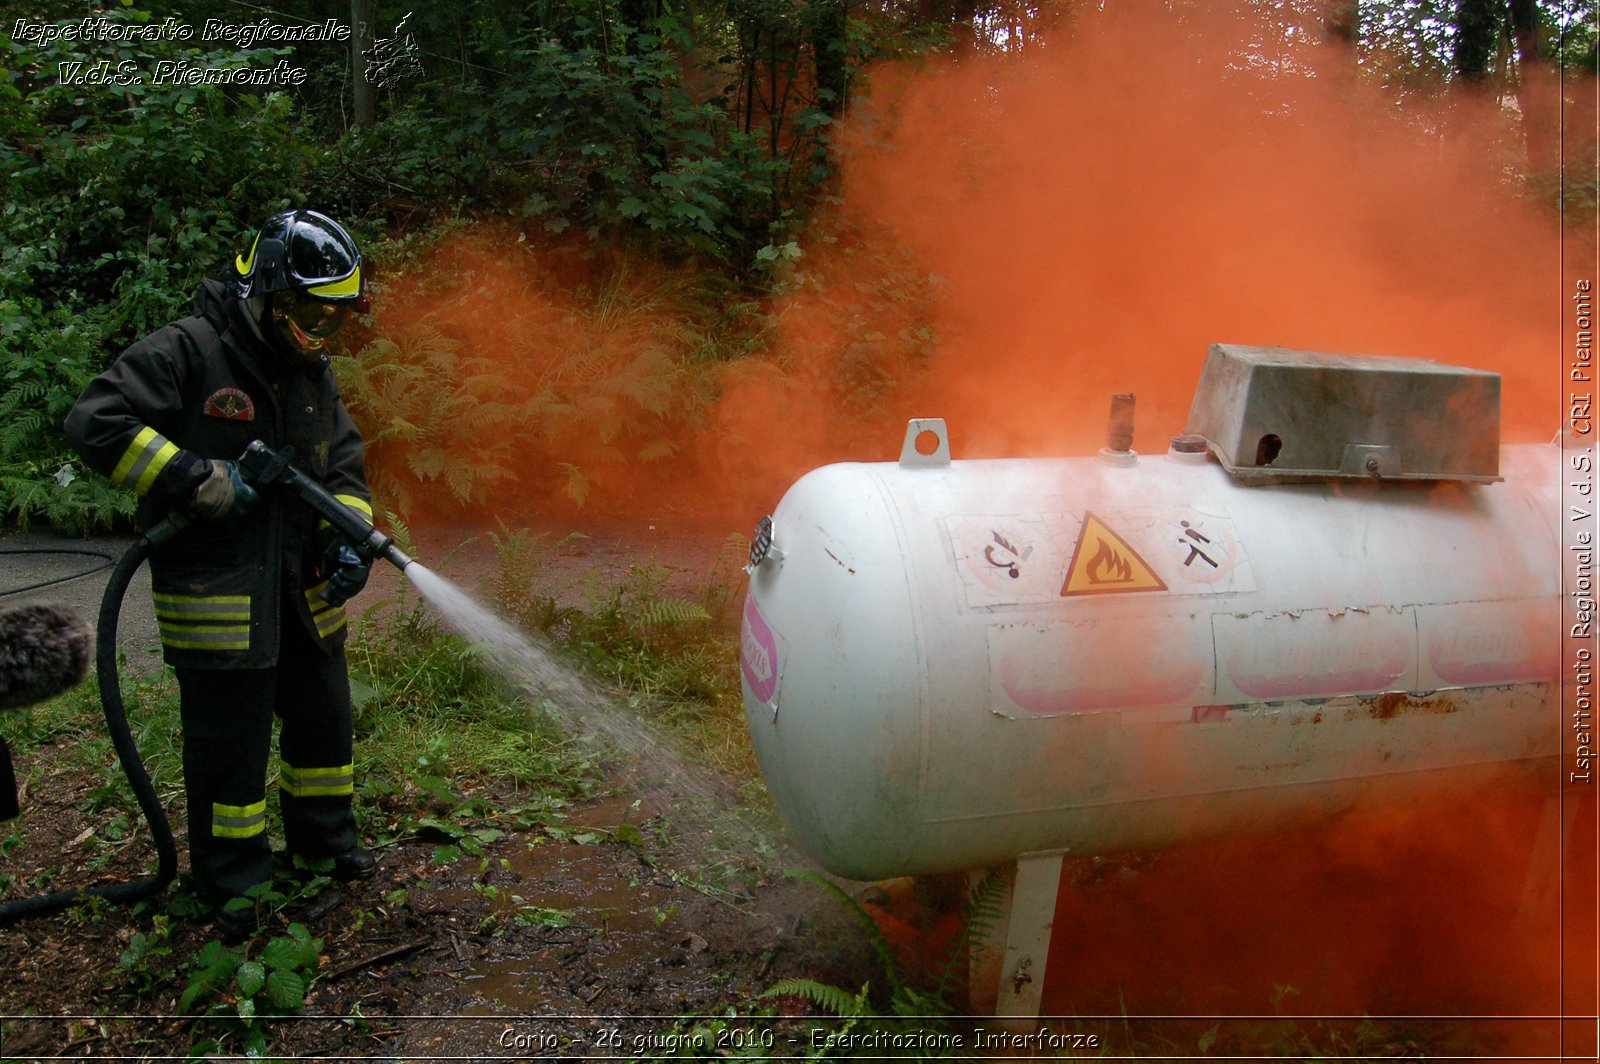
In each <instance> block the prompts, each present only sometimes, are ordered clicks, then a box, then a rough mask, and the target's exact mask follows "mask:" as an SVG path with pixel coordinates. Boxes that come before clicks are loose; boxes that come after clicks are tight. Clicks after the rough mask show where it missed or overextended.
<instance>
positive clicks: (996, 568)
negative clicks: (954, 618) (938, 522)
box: [945, 514, 1061, 607]
mask: <svg viewBox="0 0 1600 1064" xmlns="http://www.w3.org/2000/svg"><path fill="white" fill-rule="evenodd" d="M945 531H946V532H947V533H948V535H949V537H950V551H951V554H952V555H953V557H954V558H955V562H956V571H957V573H958V575H959V576H960V579H961V583H962V587H963V588H964V589H965V591H966V599H967V605H969V606H974V607H993V606H1017V605H1025V604H1028V603H1045V602H1051V601H1053V600H1054V598H1055V591H1056V579H1057V576H1056V574H1057V573H1058V572H1059V571H1060V570H1059V569H1058V568H1057V567H1058V566H1059V564H1060V562H1059V559H1060V557H1061V551H1060V550H1059V548H1058V546H1057V544H1058V543H1059V540H1060V536H1059V533H1058V532H1057V531H1056V530H1054V529H1052V527H1051V520H1050V516H1049V515H1046V514H1030V515H1028V516H1025V517H1024V516H1018V515H1010V514H957V515H953V516H951V517H948V518H946V519H945Z"/></svg>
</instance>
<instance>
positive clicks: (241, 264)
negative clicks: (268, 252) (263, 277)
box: [233, 232, 261, 277]
mask: <svg viewBox="0 0 1600 1064" xmlns="http://www.w3.org/2000/svg"><path fill="white" fill-rule="evenodd" d="M260 243H261V234H260V233H259V232H258V233H256V238H255V239H254V240H252V241H250V257H249V258H242V257H236V258H235V259H234V260H233V268H234V269H236V270H238V271H239V276H240V277H249V276H250V272H251V271H252V270H254V269H255V268H256V246H257V245H258V244H260Z"/></svg>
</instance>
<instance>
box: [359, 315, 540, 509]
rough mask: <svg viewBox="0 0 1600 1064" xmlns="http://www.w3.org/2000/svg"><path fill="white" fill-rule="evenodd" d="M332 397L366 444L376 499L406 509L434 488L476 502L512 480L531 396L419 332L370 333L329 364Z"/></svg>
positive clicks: (426, 331) (533, 408)
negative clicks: (340, 401)
mask: <svg viewBox="0 0 1600 1064" xmlns="http://www.w3.org/2000/svg"><path fill="white" fill-rule="evenodd" d="M334 371H335V373H336V374H337V375H338V379H339V386H340V390H341V392H342V394H343V397H344V400H345V405H346V406H347V407H349V409H350V413H351V416H352V417H353V418H354V419H355V420H356V423H357V424H358V425H359V426H360V427H361V429H362V435H363V437H364V438H365V440H366V444H367V472H368V476H369V478H370V479H371V481H372V484H373V488H374V490H375V491H376V492H378V493H379V494H380V495H382V496H383V497H384V498H386V499H390V500H392V502H393V503H394V505H395V506H396V508H397V509H399V510H401V511H402V512H412V511H414V510H415V509H417V508H419V507H420V506H422V505H423V504H424V502H425V500H426V499H428V498H429V497H434V498H437V495H438V493H437V492H436V491H429V490H427V489H431V488H435V487H437V486H442V487H443V488H444V489H445V490H444V495H445V497H446V499H445V500H439V501H446V500H448V501H449V502H450V503H453V504H460V503H477V504H484V503H487V502H488V501H489V499H490V494H491V492H492V491H493V490H494V489H495V488H496V487H497V486H499V485H500V484H502V483H504V482H506V481H510V480H514V479H515V478H516V473H515V471H514V469H515V465H516V456H515V447H514V442H515V441H516V440H517V439H518V438H519V437H520V436H522V435H523V434H524V432H525V431H526V429H527V426H528V424H529V420H530V419H531V418H532V417H534V416H535V415H536V413H537V412H538V409H539V407H540V404H541V397H539V396H534V397H532V398H525V397H523V396H521V395H520V394H519V393H518V390H517V388H516V386H515V384H514V383H513V382H512V380H511V379H510V378H508V377H507V376H506V375H505V374H503V373H502V372H500V371H499V370H498V369H497V368H496V367H495V366H494V365H493V364H492V363H490V362H488V361H487V360H485V359H482V358H476V357H469V356H465V355H463V354H462V352H461V345H460V344H459V343H457V342H456V341H454V340H452V339H450V338H449V337H447V336H445V335H443V334H442V333H440V332H439V331H438V330H436V329H433V328H431V327H429V326H426V325H419V326H414V327H409V328H407V329H404V330H402V331H398V332H396V333H395V334H393V335H380V336H378V338H376V339H374V340H372V341H371V342H370V343H368V344H367V345H366V346H365V347H363V348H362V349H361V350H360V351H359V352H358V353H357V354H356V355H355V356H354V357H353V358H351V357H340V358H336V359H334Z"/></svg>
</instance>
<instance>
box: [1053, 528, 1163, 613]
mask: <svg viewBox="0 0 1600 1064" xmlns="http://www.w3.org/2000/svg"><path fill="white" fill-rule="evenodd" d="M1165 590H1167V585H1166V582H1165V581H1164V580H1162V579H1161V578H1160V577H1159V576H1157V575H1156V572H1155V570H1154V569H1152V568H1151V567H1150V563H1149V562H1147V561H1145V560H1144V559H1143V558H1141V557H1140V556H1139V552H1138V551H1136V550H1134V549H1133V548H1132V547H1130V546H1128V544H1127V542H1126V541H1125V540H1123V538H1122V537H1121V536H1119V535H1117V534H1116V533H1115V532H1113V531H1111V529H1110V527H1108V526H1107V525H1106V523H1105V522H1104V521H1102V520H1100V518H1098V517H1096V516H1095V515H1094V514H1092V513H1085V514H1084V515H1083V529H1082V531H1081V532H1079V534H1078V545H1077V547H1076V548H1075V549H1074V550H1073V552H1072V564H1071V565H1069V566H1067V579H1066V582H1065V583H1063V584H1062V585H1061V594H1062V595H1114V594H1125V593H1128V592H1133V591H1165Z"/></svg>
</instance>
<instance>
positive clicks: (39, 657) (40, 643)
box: [0, 602, 94, 709]
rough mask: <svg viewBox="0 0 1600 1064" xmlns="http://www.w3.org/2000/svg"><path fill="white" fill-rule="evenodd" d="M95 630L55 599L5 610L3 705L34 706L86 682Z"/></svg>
mask: <svg viewBox="0 0 1600 1064" xmlns="http://www.w3.org/2000/svg"><path fill="white" fill-rule="evenodd" d="M93 646H94V630H93V629H91V628H90V627H89V625H88V624H86V623H84V622H83V621H82V620H80V619H79V618H78V616H77V614H75V613H73V612H72V611H71V610H69V609H67V608H66V607H65V606H61V605H58V604H55V603H48V602H40V603H30V604H28V605H26V606H14V607H9V608H6V609H0V709H14V708H16V707H18V706H31V705H33V704H34V703H35V702H43V701H44V700H45V699H47V698H50V697H53V696H54V695H58V694H60V693H61V692H63V691H66V690H70V689H71V688H73V687H76V686H77V685H78V684H79V683H80V682H82V680H83V678H84V676H85V675H86V674H87V673H88V671H89V661H90V659H91V657H92V655H93Z"/></svg>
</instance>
